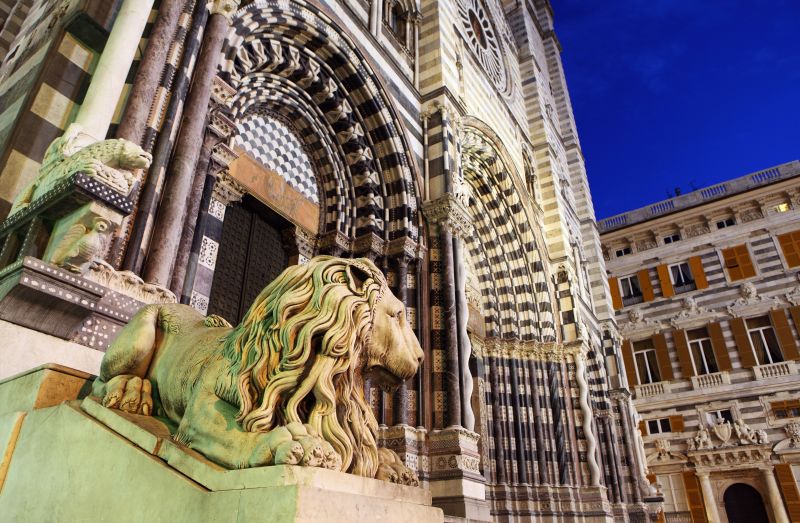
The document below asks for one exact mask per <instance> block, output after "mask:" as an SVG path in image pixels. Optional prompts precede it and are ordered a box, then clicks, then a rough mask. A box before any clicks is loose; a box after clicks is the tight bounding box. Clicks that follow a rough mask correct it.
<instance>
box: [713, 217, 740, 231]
mask: <svg viewBox="0 0 800 523" xmlns="http://www.w3.org/2000/svg"><path fill="white" fill-rule="evenodd" d="M734 225H736V219H734V218H725V219H724V220H720V221H718V222H717V229H724V228H725V227H732V226H734Z"/></svg>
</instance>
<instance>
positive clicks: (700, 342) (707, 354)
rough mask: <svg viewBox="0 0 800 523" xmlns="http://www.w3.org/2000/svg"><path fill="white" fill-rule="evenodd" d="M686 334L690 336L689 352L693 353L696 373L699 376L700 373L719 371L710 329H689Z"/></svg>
mask: <svg viewBox="0 0 800 523" xmlns="http://www.w3.org/2000/svg"><path fill="white" fill-rule="evenodd" d="M686 334H687V335H688V337H689V352H690V353H691V355H692V365H693V366H694V372H695V374H696V375H698V376H699V375H700V374H711V373H714V372H719V367H717V359H716V357H715V356H714V347H713V346H712V345H711V337H710V336H709V335H708V329H706V328H702V329H695V330H691V331H688V332H687V333H686Z"/></svg>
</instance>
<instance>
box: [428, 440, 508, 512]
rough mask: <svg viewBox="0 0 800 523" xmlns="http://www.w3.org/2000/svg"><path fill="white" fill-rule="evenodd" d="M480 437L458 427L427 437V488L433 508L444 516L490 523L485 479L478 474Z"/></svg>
mask: <svg viewBox="0 0 800 523" xmlns="http://www.w3.org/2000/svg"><path fill="white" fill-rule="evenodd" d="M479 438H480V436H479V435H478V434H476V433H474V432H471V431H469V430H466V429H464V428H462V427H448V428H446V429H444V430H437V431H434V432H432V433H430V434H429V435H428V445H427V446H428V466H429V468H428V474H427V479H428V484H429V486H430V489H431V496H432V497H433V505H434V506H435V507H439V508H441V509H442V510H444V513H445V514H446V515H447V516H455V517H460V518H466V519H468V520H472V521H491V520H492V516H491V510H490V506H489V502H488V501H487V500H486V479H485V478H484V477H483V475H482V474H481V472H480V454H479V451H478V440H479Z"/></svg>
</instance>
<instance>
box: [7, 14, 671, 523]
mask: <svg viewBox="0 0 800 523" xmlns="http://www.w3.org/2000/svg"><path fill="white" fill-rule="evenodd" d="M555 29H556V25H554V13H553V8H552V6H551V4H550V2H549V1H547V0H528V1H525V2H519V1H499V0H443V1H439V2H432V1H430V2H415V1H414V0H352V1H346V2H339V1H333V0H331V1H328V0H319V1H311V0H281V1H276V0H258V1H255V2H249V1H242V2H239V1H235V0H214V1H209V2H205V1H203V0H161V2H155V3H154V2H153V0H124V1H121V0H117V1H106V0H103V1H99V0H0V57H2V60H3V61H2V67H0V216H2V217H6V216H9V212H10V210H11V207H12V204H13V203H14V201H15V200H17V201H18V204H17V206H16V207H15V210H16V209H20V210H19V211H17V212H15V213H14V214H11V215H10V216H11V217H10V218H8V219H7V220H6V221H5V222H4V223H3V225H2V226H1V227H0V236H1V237H2V241H3V250H2V253H1V254H0V265H2V267H0V269H1V270H2V274H1V275H0V278H2V280H1V281H0V289H2V290H1V291H0V318H2V323H0V335H2V336H3V337H4V339H6V340H11V341H10V342H9V343H5V344H3V347H2V348H1V349H0V355H1V359H0V361H2V364H0V369H2V375H3V376H9V375H12V374H15V373H19V372H26V371H29V370H30V369H31V368H33V367H36V366H37V365H41V364H49V363H58V364H61V365H63V366H66V367H71V368H73V369H77V371H83V372H88V373H90V374H96V372H97V369H98V365H99V361H100V358H101V357H102V355H103V351H104V350H105V348H106V347H108V345H109V343H110V342H111V341H112V340H113V339H114V337H115V336H116V334H117V333H118V332H119V329H120V328H121V327H122V326H123V325H124V324H125V323H126V321H127V320H128V319H129V318H130V317H131V315H132V314H133V313H134V312H135V311H136V310H138V308H140V307H141V306H142V305H143V304H145V303H153V302H169V301H175V300H177V301H180V302H182V303H186V304H190V305H191V306H193V307H195V308H196V309H197V310H199V311H201V312H202V313H204V314H206V313H208V314H212V313H213V314H217V315H219V316H222V317H223V318H226V319H227V320H229V321H230V322H232V323H236V322H237V321H238V320H239V319H240V318H241V317H242V315H243V313H244V312H245V310H246V309H247V307H248V306H249V304H250V303H251V301H252V300H253V298H254V297H255V296H256V294H257V293H258V292H259V291H260V290H261V289H262V288H263V287H264V285H266V283H267V282H269V281H270V280H271V279H272V278H274V277H275V276H276V275H277V274H278V273H279V272H280V271H281V270H282V269H284V268H285V267H287V266H288V265H289V264H294V263H303V261H304V260H305V259H308V258H310V257H312V256H315V255H317V254H333V255H337V256H344V257H356V256H358V257H368V258H370V259H372V260H374V261H375V262H376V263H377V264H378V265H379V266H380V267H382V268H383V270H384V271H385V273H386V274H387V275H388V278H389V281H390V283H391V285H392V286H393V287H394V290H395V294H396V295H397V296H398V297H399V298H400V299H401V300H402V301H403V302H404V303H405V304H406V306H407V308H408V321H409V322H411V324H412V325H413V327H414V329H415V330H416V332H417V334H418V338H419V339H420V341H421V344H422V347H423V349H424V352H425V360H424V362H423V365H422V368H421V370H420V372H419V373H418V375H417V376H416V378H414V379H413V380H410V381H409V382H408V383H405V384H404V385H403V386H401V388H400V389H399V390H398V391H397V392H396V393H394V394H385V393H381V392H380V391H379V390H378V389H377V388H370V390H369V398H370V400H371V403H372V405H373V408H374V410H375V412H376V415H377V417H378V420H379V421H380V423H381V424H382V425H384V426H385V429H383V430H382V444H384V445H387V446H390V447H391V448H393V449H395V450H396V451H397V452H398V453H399V454H400V455H401V456H402V457H403V459H404V460H405V462H406V463H407V464H408V465H409V466H410V467H411V468H413V469H415V470H416V471H417V472H418V474H419V476H420V478H421V480H422V482H423V484H424V485H425V486H426V487H428V488H429V489H430V491H431V493H432V495H433V499H434V504H435V505H437V506H440V507H442V508H444V510H445V513H446V514H449V515H452V516H460V517H469V518H472V519H475V520H489V519H495V520H501V521H522V520H527V519H529V518H533V519H538V518H543V519H546V520H550V519H552V520H559V521H567V520H575V521H578V520H579V521H611V520H621V521H625V520H628V521H643V520H645V519H647V518H648V517H649V515H650V514H652V513H653V507H649V506H648V504H647V503H648V502H650V503H651V504H654V505H653V506H656V505H657V501H658V496H656V495H654V493H653V492H652V490H651V489H650V487H649V485H648V484H647V481H646V479H645V465H646V464H645V461H644V455H643V454H642V452H641V449H640V439H639V437H638V434H637V431H636V426H635V420H636V417H635V412H634V410H633V408H632V405H631V393H630V391H629V389H628V387H627V384H626V382H625V380H624V378H623V377H621V376H620V375H618V374H617V369H618V368H621V367H622V363H621V353H620V352H619V351H620V345H619V342H618V340H619V339H620V337H619V336H618V334H617V333H616V328H615V319H614V317H613V310H612V304H611V300H610V298H609V294H608V286H607V282H606V269H605V261H604V259H603V256H602V254H601V247H600V238H599V232H598V229H597V227H596V223H595V217H594V211H593V208H592V201H591V197H590V194H589V186H588V183H587V178H586V172H585V168H584V163H583V156H582V152H581V146H580V141H579V139H578V133H577V130H576V125H575V120H574V118H573V114H572V107H571V104H570V98H569V92H568V89H567V83H566V80H565V76H564V71H563V68H562V63H561V58H560V54H561V44H560V43H559V40H558V37H557V34H556V32H555ZM65 133H66V136H65ZM62 136H64V138H61V137H62ZM104 138H124V139H126V140H129V141H131V142H133V143H135V144H137V145H139V146H141V147H142V148H143V149H144V150H145V151H146V152H147V153H149V154H151V155H152V164H151V166H150V167H149V169H141V168H138V169H137V168H135V166H134V167H132V175H131V176H129V177H127V176H123V177H121V178H120V177H117V178H114V176H113V173H112V174H108V173H106V174H102V173H101V174H102V176H101V175H94V176H83V175H80V176H73V177H71V178H69V179H68V180H62V181H61V182H59V184H55V185H53V186H52V187H47V188H46V189H47V190H45V189H44V188H42V187H41V186H30V185H29V184H30V183H31V182H33V181H34V180H35V179H36V178H37V176H38V173H39V172H40V171H41V170H42V169H45V170H46V169H51V168H52V166H53V165H54V163H53V162H51V161H49V160H51V159H53V158H56V159H58V160H59V161H60V160H62V159H63V158H65V157H66V158H72V156H71V155H76V154H77V155H81V154H86V153H85V152H84V153H82V152H81V151H86V150H88V149H85V147H91V146H90V145H88V144H91V143H93V142H96V141H97V140H102V139H104ZM54 140H58V141H56V142H55V145H53V146H52V147H51V144H53V143H54ZM48 148H49V152H48ZM100 153H102V154H104V155H107V158H106V159H105V160H104V161H106V162H111V163H114V162H117V163H120V162H122V163H126V162H127V163H128V164H131V165H133V164H135V163H136V161H137V159H136V158H128V157H125V158H123V156H121V155H123V153H118V152H114V151H100ZM98 154H99V153H98ZM134 156H135V155H134ZM78 157H79V156H75V158H78ZM121 158H122V160H121ZM46 160H47V161H46ZM87 166H89V167H90V166H91V165H90V164H87ZM26 188H27V189H26ZM75 227H77V228H78V229H77V230H79V231H81V234H84V235H85V237H86V238H88V239H84V240H81V241H82V243H80V244H79V246H80V249H79V250H78V251H76V252H77V254H74V255H71V257H65V255H63V253H62V255H58V254H57V253H59V252H62V251H63V249H62V250H59V248H61V247H63V242H64V241H66V240H65V239H64V238H72V236H70V234H72V233H71V232H70V231H74V230H76V229H75ZM76 245H78V244H76ZM53 372H61V373H63V372H66V371H64V370H63V369H61V370H58V371H53ZM76 376H80V374H79V373H78V374H76Z"/></svg>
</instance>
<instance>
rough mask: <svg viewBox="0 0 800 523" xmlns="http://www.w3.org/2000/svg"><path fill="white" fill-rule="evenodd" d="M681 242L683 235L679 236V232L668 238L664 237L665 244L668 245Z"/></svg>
mask: <svg viewBox="0 0 800 523" xmlns="http://www.w3.org/2000/svg"><path fill="white" fill-rule="evenodd" d="M679 241H681V235H680V234H678V233H677V232H676V233H675V234H670V235H668V236H664V243H665V244H667V245H668V244H670V243H675V242H679Z"/></svg>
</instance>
